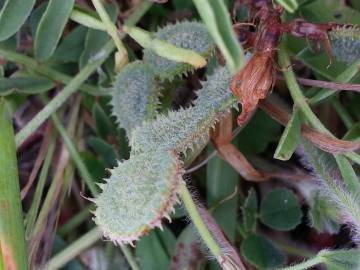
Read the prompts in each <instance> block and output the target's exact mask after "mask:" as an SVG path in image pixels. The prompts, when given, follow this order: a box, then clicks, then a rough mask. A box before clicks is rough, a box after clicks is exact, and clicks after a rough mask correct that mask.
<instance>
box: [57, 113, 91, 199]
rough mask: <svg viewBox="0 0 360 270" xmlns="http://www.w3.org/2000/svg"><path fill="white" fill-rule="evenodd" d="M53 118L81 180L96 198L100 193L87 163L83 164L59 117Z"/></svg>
mask: <svg viewBox="0 0 360 270" xmlns="http://www.w3.org/2000/svg"><path fill="white" fill-rule="evenodd" d="M51 118H52V120H53V122H54V125H55V127H56V129H57V130H58V131H59V133H60V135H61V137H62V139H63V141H64V143H65V145H66V147H67V149H68V151H69V153H70V156H71V158H72V160H73V161H74V163H75V165H76V168H77V169H78V171H79V173H80V176H81V178H82V179H83V180H84V182H85V183H86V185H87V186H88V188H89V190H90V192H91V194H92V196H95V195H96V194H97V193H98V189H97V187H96V185H95V181H94V179H93V177H92V175H91V174H90V172H89V170H88V168H87V167H86V165H85V163H84V162H83V160H82V158H81V156H80V153H79V151H78V150H77V149H76V146H75V144H74V142H73V141H72V139H71V137H70V135H69V134H68V132H67V131H66V129H65V127H64V126H63V124H62V123H61V121H60V119H59V117H58V116H57V115H56V114H53V115H52V116H51Z"/></svg>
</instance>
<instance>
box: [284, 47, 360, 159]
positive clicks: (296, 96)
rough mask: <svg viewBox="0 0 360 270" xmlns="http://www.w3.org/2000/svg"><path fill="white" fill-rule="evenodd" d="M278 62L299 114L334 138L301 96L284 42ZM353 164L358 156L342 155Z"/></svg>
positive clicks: (355, 154)
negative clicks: (299, 111)
mask: <svg viewBox="0 0 360 270" xmlns="http://www.w3.org/2000/svg"><path fill="white" fill-rule="evenodd" d="M278 55H279V62H280V65H281V67H282V68H283V69H284V72H283V73H284V78H285V81H286V84H287V86H288V88H289V91H290V95H291V97H292V99H293V100H294V103H295V104H296V105H297V106H298V107H299V109H300V110H301V112H302V113H303V114H304V115H305V117H306V119H307V120H308V121H309V122H310V125H311V126H312V127H313V128H315V129H316V130H318V131H321V132H323V133H325V134H327V135H330V136H332V137H334V135H333V134H332V133H331V132H330V131H329V130H328V129H327V128H326V127H325V126H324V125H323V124H322V123H321V121H320V120H319V119H318V118H317V116H316V115H315V114H314V113H313V111H312V110H311V108H310V106H309V104H308V103H307V101H306V98H305V96H304V95H303V93H302V91H301V89H300V86H299V84H298V83H297V81H296V77H295V74H294V71H293V69H292V68H291V62H290V58H289V55H288V52H287V48H286V42H285V41H282V43H281V45H280V50H279V53H278ZM344 155H345V156H347V157H348V158H350V159H351V160H353V161H354V162H356V163H358V164H360V155H359V154H357V153H355V152H350V153H346V154H344Z"/></svg>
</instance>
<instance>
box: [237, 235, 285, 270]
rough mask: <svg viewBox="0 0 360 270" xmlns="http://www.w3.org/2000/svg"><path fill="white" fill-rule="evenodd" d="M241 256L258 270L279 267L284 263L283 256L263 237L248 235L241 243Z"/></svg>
mask: <svg viewBox="0 0 360 270" xmlns="http://www.w3.org/2000/svg"><path fill="white" fill-rule="evenodd" d="M241 254H242V256H244V258H245V259H246V260H247V261H248V262H249V263H250V264H251V265H253V266H255V267H258V268H259V269H269V268H275V267H280V266H282V265H283V264H284V263H285V257H284V255H283V254H282V253H281V252H280V251H279V250H278V249H277V248H276V247H275V246H274V245H273V244H272V243H271V242H270V241H269V240H268V239H267V238H265V237H264V236H261V235H256V234H253V235H250V236H249V237H247V238H246V239H245V240H244V241H243V242H242V243H241Z"/></svg>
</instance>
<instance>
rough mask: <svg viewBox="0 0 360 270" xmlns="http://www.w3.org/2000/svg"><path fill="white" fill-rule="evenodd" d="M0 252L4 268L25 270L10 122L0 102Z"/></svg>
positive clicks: (22, 229) (23, 235) (17, 178)
mask: <svg viewBox="0 0 360 270" xmlns="http://www.w3.org/2000/svg"><path fill="white" fill-rule="evenodd" d="M0 149H1V151H0V187H1V188H0V217H1V218H0V249H1V253H2V256H4V257H5V258H6V259H5V260H4V261H3V263H4V266H5V269H27V265H28V262H27V258H28V256H27V254H26V243H25V232H24V225H23V224H24V222H23V217H22V208H21V201H20V187H19V177H18V168H17V160H16V147H15V140H14V131H13V128H12V123H11V119H10V118H9V117H8V115H7V113H6V109H5V101H4V100H0Z"/></svg>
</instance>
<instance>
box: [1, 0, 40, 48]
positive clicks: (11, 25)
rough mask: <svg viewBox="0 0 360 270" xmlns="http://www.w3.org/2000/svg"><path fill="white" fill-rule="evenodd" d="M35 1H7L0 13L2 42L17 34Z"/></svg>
mask: <svg viewBox="0 0 360 270" xmlns="http://www.w3.org/2000/svg"><path fill="white" fill-rule="evenodd" d="M34 4H35V0H6V2H5V4H4V6H3V7H2V9H1V11H0V25H1V27H0V41H3V40H5V39H7V38H9V37H10V36H12V35H13V34H15V33H16V32H17V31H18V30H19V29H20V27H21V25H22V24H23V23H24V22H25V20H26V18H27V17H28V16H29V14H30V12H31V10H32V8H33V6H34Z"/></svg>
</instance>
